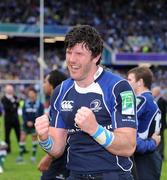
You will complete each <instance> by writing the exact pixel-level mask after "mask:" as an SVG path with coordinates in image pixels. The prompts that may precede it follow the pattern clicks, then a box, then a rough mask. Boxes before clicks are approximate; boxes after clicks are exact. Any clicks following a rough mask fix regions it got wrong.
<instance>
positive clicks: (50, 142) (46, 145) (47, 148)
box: [39, 136, 53, 152]
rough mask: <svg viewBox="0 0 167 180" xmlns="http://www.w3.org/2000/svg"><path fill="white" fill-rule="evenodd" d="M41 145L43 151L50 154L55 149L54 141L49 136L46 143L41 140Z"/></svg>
mask: <svg viewBox="0 0 167 180" xmlns="http://www.w3.org/2000/svg"><path fill="white" fill-rule="evenodd" d="M39 144H40V146H41V147H42V149H43V150H45V151H47V152H50V151H51V150H52V148H53V139H52V138H51V137H50V136H49V137H48V139H46V140H44V141H40V140H39Z"/></svg>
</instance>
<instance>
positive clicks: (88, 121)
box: [74, 107, 98, 135]
mask: <svg viewBox="0 0 167 180" xmlns="http://www.w3.org/2000/svg"><path fill="white" fill-rule="evenodd" d="M74 120H75V122H76V124H77V125H78V126H79V127H80V128H81V129H82V130H83V131H84V132H86V133H88V134H89V135H92V134H94V133H95V132H96V130H97V127H98V123H97V121H96V117H95V115H94V113H93V112H92V110H91V109H89V108H87V107H81V108H80V109H78V111H77V113H76V114H75V119H74Z"/></svg>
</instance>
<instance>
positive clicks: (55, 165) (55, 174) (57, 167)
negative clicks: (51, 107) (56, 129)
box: [38, 70, 68, 180]
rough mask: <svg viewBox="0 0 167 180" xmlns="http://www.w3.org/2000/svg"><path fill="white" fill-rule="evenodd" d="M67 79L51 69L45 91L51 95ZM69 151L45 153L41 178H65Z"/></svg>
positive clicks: (45, 179) (40, 163) (39, 167)
mask: <svg viewBox="0 0 167 180" xmlns="http://www.w3.org/2000/svg"><path fill="white" fill-rule="evenodd" d="M65 79H67V77H66V75H65V74H64V73H62V72H60V71H58V70H53V71H51V72H50V73H49V74H48V75H47V76H46V77H45V79H44V86H43V88H44V93H45V95H46V96H49V97H50V96H51V95H52V93H53V90H54V89H55V88H56V87H57V86H58V85H59V84H60V83H61V82H62V81H64V80H65ZM66 159H67V151H66V150H65V152H64V154H63V155H62V156H61V157H60V158H53V157H52V156H50V155H49V154H47V155H45V156H44V157H43V158H42V159H41V161H40V162H39V164H38V169H39V170H40V171H41V172H42V173H43V174H42V177H41V180H54V179H65V178H67V176H68V170H67V169H66V163H67V160H66Z"/></svg>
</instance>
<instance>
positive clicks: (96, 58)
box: [93, 54, 101, 64]
mask: <svg viewBox="0 0 167 180" xmlns="http://www.w3.org/2000/svg"><path fill="white" fill-rule="evenodd" d="M100 57H101V54H99V55H97V56H96V57H95V58H93V62H94V63H95V64H96V63H97V62H98V60H99V59H100Z"/></svg>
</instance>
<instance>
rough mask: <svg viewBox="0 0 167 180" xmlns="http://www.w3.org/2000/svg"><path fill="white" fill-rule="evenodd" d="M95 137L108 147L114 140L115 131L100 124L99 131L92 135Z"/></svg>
mask: <svg viewBox="0 0 167 180" xmlns="http://www.w3.org/2000/svg"><path fill="white" fill-rule="evenodd" d="M92 137H93V139H94V140H95V141H97V142H98V143H99V144H101V145H102V146H103V147H105V148H107V147H108V146H110V145H111V144H112V142H113V140H114V133H113V132H111V131H109V130H107V129H106V128H104V127H103V126H101V125H99V126H98V128H97V131H96V132H95V133H94V134H93V135H92Z"/></svg>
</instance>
